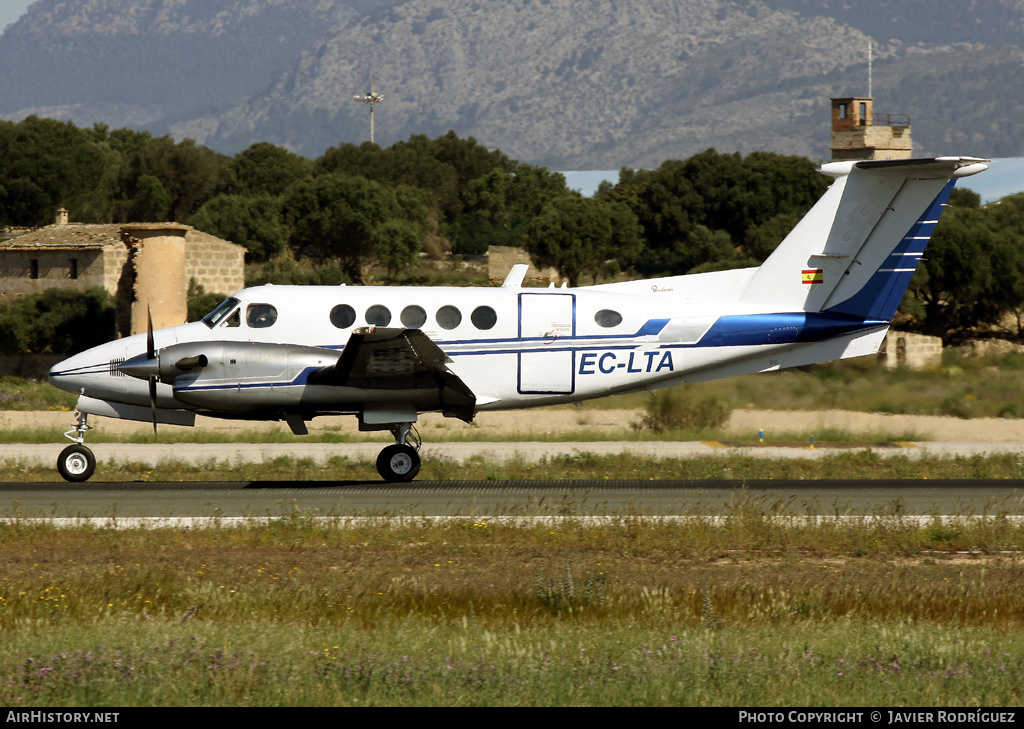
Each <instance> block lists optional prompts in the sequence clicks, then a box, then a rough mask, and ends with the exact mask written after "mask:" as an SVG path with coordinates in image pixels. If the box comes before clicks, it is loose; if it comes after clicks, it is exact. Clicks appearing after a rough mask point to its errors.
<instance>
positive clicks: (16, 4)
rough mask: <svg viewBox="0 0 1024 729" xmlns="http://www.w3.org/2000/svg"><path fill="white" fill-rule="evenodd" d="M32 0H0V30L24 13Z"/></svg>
mask: <svg viewBox="0 0 1024 729" xmlns="http://www.w3.org/2000/svg"><path fill="white" fill-rule="evenodd" d="M32 2H33V0H0V30H3V29H4V28H6V27H7V26H8V25H10V24H11V23H13V22H14V21H15V20H17V19H18V18H20V17H21V16H22V15H24V14H25V10H26V8H28V6H29V5H31V4H32Z"/></svg>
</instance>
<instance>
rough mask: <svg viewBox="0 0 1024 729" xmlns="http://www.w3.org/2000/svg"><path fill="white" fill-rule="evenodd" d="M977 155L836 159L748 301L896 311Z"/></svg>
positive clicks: (980, 166) (746, 295)
mask: <svg viewBox="0 0 1024 729" xmlns="http://www.w3.org/2000/svg"><path fill="white" fill-rule="evenodd" d="M986 161H987V160H980V159H975V158H973V157H940V158H937V159H911V160H885V161H865V162H834V163H830V164H826V165H822V167H821V172H823V173H825V174H827V175H830V176H832V177H834V178H835V179H836V181H835V183H833V185H832V186H831V187H830V188H829V189H828V190H827V191H826V192H825V194H824V195H822V197H821V199H820V200H818V202H817V203H816V204H815V206H814V207H813V208H812V209H811V211H810V212H809V213H807V215H806V216H805V217H804V218H803V220H801V221H800V223H799V224H797V226H796V227H795V228H793V230H792V232H791V233H790V234H789V235H788V236H786V239H785V240H784V241H782V243H780V244H779V247H778V248H777V249H776V250H775V252H774V253H772V255H771V256H769V257H768V259H767V260H766V261H765V262H764V263H763V264H762V265H761V267H760V268H759V269H758V270H757V272H756V273H755V274H754V276H753V277H752V278H751V280H750V283H749V284H748V285H747V288H746V289H745V290H744V292H743V294H742V295H741V296H740V301H743V302H746V303H751V304H760V305H765V306H770V307H772V308H773V309H777V310H778V311H800V310H803V311H826V310H827V311H831V312H835V313H842V314H850V315H854V316H865V317H869V318H873V319H885V320H888V319H891V318H892V315H893V314H894V313H895V311H896V307H897V306H898V305H899V302H900V299H901V298H902V297H903V293H904V292H905V291H906V288H907V285H908V284H909V283H910V278H911V276H913V273H914V270H915V269H916V267H917V263H918V262H919V261H920V259H921V254H922V253H923V252H924V248H925V246H926V245H927V243H928V239H929V238H930V237H931V234H932V231H933V230H934V229H935V223H937V222H938V218H939V213H941V211H942V206H943V205H944V204H945V202H946V200H947V199H948V198H949V194H950V192H951V191H952V188H953V184H954V181H955V179H956V178H959V177H966V176H967V175H973V174H975V173H977V172H981V171H982V170H984V169H987V167H988V165H986V164H985V162H986Z"/></svg>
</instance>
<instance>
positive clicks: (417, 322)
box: [402, 304, 427, 329]
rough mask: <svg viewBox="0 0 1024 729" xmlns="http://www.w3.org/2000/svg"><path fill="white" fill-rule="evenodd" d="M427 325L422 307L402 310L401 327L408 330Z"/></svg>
mask: <svg viewBox="0 0 1024 729" xmlns="http://www.w3.org/2000/svg"><path fill="white" fill-rule="evenodd" d="M426 323H427V312H425V311H424V310H423V307H422V306H416V305H415V304H413V305H412V306H407V307H405V308H404V309H402V326H404V327H407V328H408V329H419V328H420V327H422V326H423V325H424V324H426Z"/></svg>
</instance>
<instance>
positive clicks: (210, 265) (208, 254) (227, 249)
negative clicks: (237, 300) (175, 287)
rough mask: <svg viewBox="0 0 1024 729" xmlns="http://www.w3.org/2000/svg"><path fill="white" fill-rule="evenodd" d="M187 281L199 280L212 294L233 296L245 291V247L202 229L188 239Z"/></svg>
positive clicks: (193, 232)
mask: <svg viewBox="0 0 1024 729" xmlns="http://www.w3.org/2000/svg"><path fill="white" fill-rule="evenodd" d="M185 248H186V251H185V278H186V280H191V279H195V281H196V283H198V284H201V285H202V287H203V288H204V289H206V292H207V293H210V294H224V295H228V294H233V293H235V292H236V291H238V290H240V289H243V288H245V248H243V247H242V246H239V245H236V244H234V243H229V242H228V241H225V240H221V239H220V238H215V237H214V236H212V235H209V234H207V233H202V232H200V231H198V230H190V231H189V232H188V235H187V236H185Z"/></svg>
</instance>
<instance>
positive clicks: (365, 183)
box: [284, 174, 424, 284]
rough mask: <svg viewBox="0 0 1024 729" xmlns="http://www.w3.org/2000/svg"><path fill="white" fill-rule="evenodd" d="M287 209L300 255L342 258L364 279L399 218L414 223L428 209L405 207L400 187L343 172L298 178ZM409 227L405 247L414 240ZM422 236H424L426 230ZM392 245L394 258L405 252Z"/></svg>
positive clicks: (343, 263)
mask: <svg viewBox="0 0 1024 729" xmlns="http://www.w3.org/2000/svg"><path fill="white" fill-rule="evenodd" d="M284 209H285V211H286V212H285V221H286V223H287V224H288V225H289V227H290V228H291V230H292V234H291V237H290V239H289V245H291V246H292V248H293V250H294V251H295V253H296V255H297V256H307V257H310V258H313V259H315V260H318V261H320V262H325V261H328V260H333V261H337V262H338V264H339V265H340V266H341V268H342V270H343V271H344V272H345V273H346V274H347V275H348V276H349V277H351V279H352V281H353V282H355V283H357V284H361V283H363V267H364V266H365V265H366V263H367V262H368V261H369V260H371V259H372V258H374V257H377V256H379V254H380V252H381V251H382V250H385V248H386V246H387V245H388V239H387V237H388V236H389V235H394V234H395V233H396V232H397V231H398V230H399V228H398V227H396V226H395V224H394V221H396V220H402V221H406V222H408V223H409V224H410V225H413V226H415V223H416V220H417V219H422V217H423V215H424V214H423V212H422V211H421V210H411V211H408V210H403V208H402V206H401V205H400V204H399V200H398V196H397V195H396V193H395V191H394V190H391V189H389V188H387V187H385V186H384V185H381V184H380V183H377V182H373V181H372V180H367V179H366V178H363V177H349V176H346V175H341V174H331V175H321V176H319V177H315V178H312V179H310V180H302V181H300V182H297V183H296V184H294V185H293V186H292V187H291V189H290V190H289V191H288V194H287V195H286V196H285V202H284ZM406 233H407V230H406V229H404V228H403V229H402V230H401V233H400V234H401V236H402V237H401V247H407V246H408V245H409V239H408V237H407V236H406ZM418 241H419V242H420V243H421V242H422V231H419V237H418ZM395 245H398V244H395ZM388 250H389V253H388V255H389V256H392V260H397V259H395V258H394V256H398V257H400V256H401V255H402V254H400V253H398V252H396V250H397V249H394V248H391V249H388ZM416 250H418V246H417V248H416ZM414 252H415V251H414Z"/></svg>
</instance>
